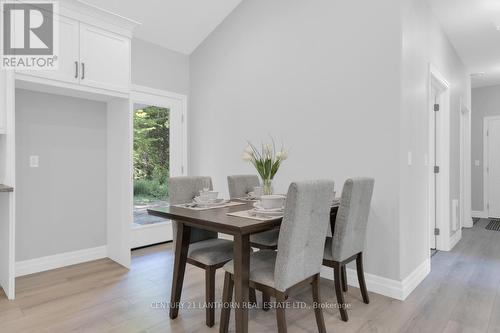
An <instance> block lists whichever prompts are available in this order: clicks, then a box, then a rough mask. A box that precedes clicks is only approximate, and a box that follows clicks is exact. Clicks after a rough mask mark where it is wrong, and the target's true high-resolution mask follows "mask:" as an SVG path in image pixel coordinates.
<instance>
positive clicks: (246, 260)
mask: <svg viewBox="0 0 500 333" xmlns="http://www.w3.org/2000/svg"><path fill="white" fill-rule="evenodd" d="M233 201H238V200H233ZM252 208H253V202H243V201H242V204H241V205H237V206H231V207H222V208H213V209H207V210H194V209H190V208H185V207H179V206H168V207H159V208H151V209H148V213H149V214H150V215H154V216H157V217H162V218H165V219H170V220H175V221H176V222H177V223H178V229H177V234H176V235H174V237H176V242H175V259H174V272H173V279H172V292H171V295H170V312H169V316H170V318H171V319H175V318H177V315H178V313H179V307H180V306H179V305H180V300H181V293H182V284H183V281H184V272H185V269H186V261H187V255H188V250H189V243H190V236H191V228H198V229H203V230H209V231H215V232H217V233H223V234H228V235H232V236H233V237H234V243H233V251H234V253H233V261H234V296H235V297H234V302H235V319H236V332H238V333H246V332H248V307H249V306H247V305H248V304H249V303H248V302H249V271H250V250H251V249H250V235H252V234H256V233H259V232H263V231H268V230H271V229H275V228H279V226H280V225H281V221H282V218H276V219H273V220H266V221H262V220H256V219H251V218H244V217H236V216H231V215H228V213H232V212H238V211H244V210H249V209H252ZM337 209H338V204H335V205H333V206H332V210H331V218H330V224H331V228H332V229H331V230H332V233H333V230H334V228H335V218H336V215H337Z"/></svg>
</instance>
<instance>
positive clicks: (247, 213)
mask: <svg viewBox="0 0 500 333" xmlns="http://www.w3.org/2000/svg"><path fill="white" fill-rule="evenodd" d="M250 212H252V209H250V210H242V211H239V212H233V213H227V215H230V216H236V217H243V218H246V219H252V220H258V221H272V220H279V219H281V218H283V215H281V216H269V217H262V216H257V215H254V214H252V213H250Z"/></svg>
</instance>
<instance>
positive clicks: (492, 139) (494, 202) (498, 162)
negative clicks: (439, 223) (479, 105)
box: [483, 116, 500, 218]
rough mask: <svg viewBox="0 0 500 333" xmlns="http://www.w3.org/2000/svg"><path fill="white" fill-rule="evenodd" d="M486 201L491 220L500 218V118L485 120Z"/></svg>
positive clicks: (487, 118) (486, 118)
mask: <svg viewBox="0 0 500 333" xmlns="http://www.w3.org/2000/svg"><path fill="white" fill-rule="evenodd" d="M483 135H484V201H485V206H486V212H487V215H488V217H490V218H500V149H499V147H500V145H499V143H500V117H498V116H496V117H485V118H484V131H483Z"/></svg>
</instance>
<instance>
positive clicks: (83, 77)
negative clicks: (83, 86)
mask: <svg viewBox="0 0 500 333" xmlns="http://www.w3.org/2000/svg"><path fill="white" fill-rule="evenodd" d="M83 79H85V63H84V62H82V80H83Z"/></svg>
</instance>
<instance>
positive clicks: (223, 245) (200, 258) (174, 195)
mask: <svg viewBox="0 0 500 333" xmlns="http://www.w3.org/2000/svg"><path fill="white" fill-rule="evenodd" d="M206 180H209V182H210V189H212V188H213V187H212V179H211V178H210V177H171V178H170V179H169V181H168V189H169V195H170V204H171V205H177V204H182V203H189V202H192V201H193V199H194V197H195V196H197V195H198V194H199V192H200V190H202V189H203V183H204V182H205V181H206ZM172 227H173V233H174V247H173V248H174V249H175V239H176V237H175V235H176V234H177V222H176V221H172ZM232 258H233V242H231V241H229V240H225V239H220V238H218V234H217V233H216V232H212V231H206V230H201V229H196V228H191V240H190V245H189V251H188V258H187V262H188V263H189V264H191V265H194V266H196V267H199V268H202V269H204V270H205V279H206V284H205V286H206V290H205V298H206V302H207V304H213V303H214V301H215V271H216V270H217V269H218V268H221V267H222V266H223V265H224V264H225V263H227V262H228V261H229V260H231V259H232ZM252 297H253V299H254V300H255V295H252ZM214 319H215V312H214V307H211V306H208V307H207V308H206V324H207V326H209V327H212V326H213V325H214Z"/></svg>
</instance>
